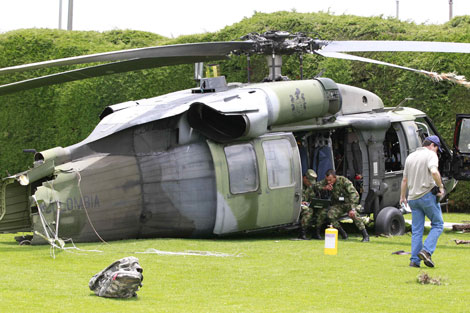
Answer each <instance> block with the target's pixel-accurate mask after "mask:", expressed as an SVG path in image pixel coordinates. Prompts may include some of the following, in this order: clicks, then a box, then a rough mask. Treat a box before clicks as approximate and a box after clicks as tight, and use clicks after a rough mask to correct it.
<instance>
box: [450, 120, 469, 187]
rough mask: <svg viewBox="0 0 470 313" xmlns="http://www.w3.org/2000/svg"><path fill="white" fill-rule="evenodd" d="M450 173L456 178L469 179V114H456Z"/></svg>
mask: <svg viewBox="0 0 470 313" xmlns="http://www.w3.org/2000/svg"><path fill="white" fill-rule="evenodd" d="M452 174H453V175H452V176H453V177H454V178H455V179H457V180H470V114H457V118H456V122H455V132H454V155H453V156H452Z"/></svg>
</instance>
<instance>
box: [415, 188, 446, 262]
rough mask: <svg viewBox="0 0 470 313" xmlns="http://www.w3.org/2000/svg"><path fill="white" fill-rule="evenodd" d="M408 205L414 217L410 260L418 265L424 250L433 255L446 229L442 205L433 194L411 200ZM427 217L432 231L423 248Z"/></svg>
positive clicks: (429, 193)
mask: <svg viewBox="0 0 470 313" xmlns="http://www.w3.org/2000/svg"><path fill="white" fill-rule="evenodd" d="M408 203H409V205H410V208H411V216H412V225H411V231H412V235H411V258H410V260H411V261H413V262H415V263H416V264H420V261H421V260H420V259H419V257H418V253H419V252H420V251H421V250H422V249H424V250H426V251H427V252H429V254H431V255H432V254H433V252H434V250H436V245H437V240H438V239H439V236H440V235H441V233H442V230H443V229H444V221H443V219H442V212H441V205H440V204H439V203H437V201H436V196H435V195H433V194H432V193H431V192H428V193H427V194H425V195H424V196H422V197H421V198H419V199H416V200H409V201H408ZM425 216H427V217H428V218H429V220H430V221H431V230H430V231H429V234H428V237H427V238H426V240H425V241H424V246H423V232H424V218H425Z"/></svg>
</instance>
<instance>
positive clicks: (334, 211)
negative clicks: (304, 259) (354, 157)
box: [315, 169, 369, 242]
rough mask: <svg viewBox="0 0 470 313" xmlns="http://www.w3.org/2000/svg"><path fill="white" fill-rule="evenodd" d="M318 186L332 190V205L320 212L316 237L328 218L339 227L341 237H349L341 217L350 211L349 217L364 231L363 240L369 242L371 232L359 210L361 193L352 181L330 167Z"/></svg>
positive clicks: (316, 226) (321, 188) (316, 224)
mask: <svg viewBox="0 0 470 313" xmlns="http://www.w3.org/2000/svg"><path fill="white" fill-rule="evenodd" d="M316 188H318V189H320V190H328V191H330V196H331V198H330V199H331V206H330V208H329V209H328V210H321V211H320V212H319V213H318V216H317V219H316V223H315V229H316V232H315V238H317V237H318V236H319V229H320V227H321V226H322V224H323V223H324V222H325V220H326V219H327V218H328V219H329V220H330V221H331V223H332V224H333V226H334V227H335V228H336V229H338V232H339V233H340V235H341V237H343V239H347V238H348V234H347V233H346V232H345V231H344V229H343V228H342V227H341V224H340V223H339V218H340V217H341V216H342V215H344V214H345V213H348V215H349V217H350V218H351V219H352V220H353V221H354V224H356V226H357V228H359V230H360V231H361V232H362V237H363V238H362V241H363V242H368V241H369V234H368V233H367V230H366V227H365V225H364V222H363V221H362V219H361V218H360V216H359V213H358V212H357V210H358V209H359V208H360V204H359V200H360V198H359V193H358V192H357V190H356V188H354V185H353V184H352V182H351V181H350V180H349V179H347V178H346V177H344V176H339V175H338V176H336V173H335V171H334V170H331V169H330V170H328V171H327V172H326V177H325V179H323V180H322V181H320V182H318V183H316ZM320 238H321V237H320Z"/></svg>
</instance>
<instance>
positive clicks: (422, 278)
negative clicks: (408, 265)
mask: <svg viewBox="0 0 470 313" xmlns="http://www.w3.org/2000/svg"><path fill="white" fill-rule="evenodd" d="M417 281H418V283H420V284H421V285H437V286H440V285H447V283H445V279H443V278H441V277H437V278H432V277H431V276H429V274H428V273H426V272H422V273H420V274H419V275H418V277H417Z"/></svg>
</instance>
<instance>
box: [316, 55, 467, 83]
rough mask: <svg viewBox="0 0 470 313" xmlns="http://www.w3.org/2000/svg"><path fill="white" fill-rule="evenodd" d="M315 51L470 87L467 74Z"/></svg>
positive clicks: (331, 56) (332, 56)
mask: <svg viewBox="0 0 470 313" xmlns="http://www.w3.org/2000/svg"><path fill="white" fill-rule="evenodd" d="M315 53H317V54H319V55H321V56H324V57H327V58H336V59H344V60H352V61H360V62H366V63H373V64H379V65H385V66H391V67H396V68H399V69H402V70H407V71H412V72H415V73H419V74H423V75H426V76H428V77H430V78H431V79H433V80H434V81H441V80H447V81H450V82H453V83H455V84H459V85H463V86H464V87H466V88H470V82H468V81H467V80H466V78H465V76H462V75H457V74H455V73H441V74H439V73H436V72H428V71H425V70H417V69H414V68H411V67H406V66H401V65H396V64H392V63H387V62H382V61H378V60H374V59H368V58H363V57H360V56H357V55H350V54H346V53H339V52H325V51H321V50H317V51H315Z"/></svg>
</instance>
